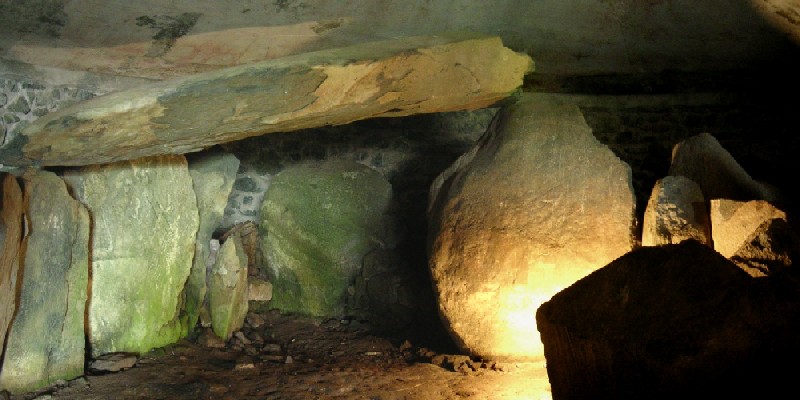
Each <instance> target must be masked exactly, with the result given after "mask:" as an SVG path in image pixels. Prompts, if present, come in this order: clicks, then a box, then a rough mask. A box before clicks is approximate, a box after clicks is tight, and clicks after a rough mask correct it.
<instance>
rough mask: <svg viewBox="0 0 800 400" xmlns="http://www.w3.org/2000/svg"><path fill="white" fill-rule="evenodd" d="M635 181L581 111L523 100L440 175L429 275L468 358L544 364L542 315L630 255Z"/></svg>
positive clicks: (434, 202) (530, 98)
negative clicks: (557, 297) (574, 287)
mask: <svg viewBox="0 0 800 400" xmlns="http://www.w3.org/2000/svg"><path fill="white" fill-rule="evenodd" d="M634 207H635V204H634V196H633V189H632V184H631V171H630V168H629V167H628V165H627V164H625V163H624V162H622V161H621V160H620V159H619V158H617V157H616V156H615V155H614V153H613V152H612V151H611V150H610V149H609V148H608V147H606V146H605V145H603V144H601V143H600V142H598V141H597V139H595V137H594V136H593V135H592V132H591V129H590V128H589V127H588V125H587V124H586V121H585V120H584V119H583V116H582V115H581V113H580V111H579V109H578V107H577V106H575V105H574V104H568V103H564V104H562V103H560V102H558V101H554V100H551V99H550V98H546V97H542V96H536V95H534V94H528V93H526V94H523V95H522V96H521V98H520V99H519V101H518V102H516V103H514V104H512V105H509V106H508V107H506V108H504V109H502V110H501V111H500V112H499V114H498V116H497V117H496V118H495V120H494V122H493V125H492V126H491V127H490V128H489V131H488V132H487V133H486V134H485V135H484V137H483V138H482V139H481V140H480V142H479V143H478V144H477V145H476V147H475V148H473V149H472V150H470V151H469V152H468V153H466V154H465V155H464V156H462V157H461V158H460V159H459V160H458V161H456V163H455V164H454V165H453V166H452V167H451V168H449V169H448V170H447V171H445V172H444V173H443V174H442V175H440V176H439V177H438V178H437V179H436V180H435V182H434V184H433V186H432V188H431V201H430V203H429V213H428V214H429V221H430V228H429V229H430V230H429V238H430V239H429V240H430V242H429V243H430V251H429V254H430V261H429V264H430V269H431V275H432V278H433V283H434V287H435V292H436V296H437V302H438V304H439V312H440V314H441V315H442V317H443V320H444V322H445V326H446V328H447V329H448V330H449V331H450V333H451V335H452V336H453V338H454V339H455V341H456V344H458V345H459V346H460V347H461V348H462V349H463V350H464V351H466V352H469V353H471V354H473V355H478V356H483V357H491V358H509V359H531V360H536V359H541V358H543V357H544V353H543V347H542V343H541V341H540V339H539V333H538V331H537V330H536V321H535V319H534V315H535V313H536V309H537V308H538V307H539V306H540V305H541V304H542V303H543V302H545V301H546V300H548V299H549V298H550V297H551V296H553V295H554V294H555V293H558V292H559V291H560V290H563V289H564V288H566V287H568V286H569V285H571V284H573V283H574V282H575V281H577V280H579V279H581V278H583V277H584V276H586V275H588V274H589V273H591V272H592V271H595V270H596V269H598V268H601V267H603V266H604V265H606V264H607V263H609V262H611V261H612V260H614V259H615V258H617V257H619V256H621V255H623V254H625V253H626V252H628V251H630V250H631V249H632V248H633V245H634V243H633V225H634Z"/></svg>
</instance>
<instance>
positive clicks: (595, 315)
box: [536, 240, 800, 400]
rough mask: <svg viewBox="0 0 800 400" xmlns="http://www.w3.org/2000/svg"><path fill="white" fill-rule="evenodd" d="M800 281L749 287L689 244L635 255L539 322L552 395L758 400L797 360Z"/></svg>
mask: <svg viewBox="0 0 800 400" xmlns="http://www.w3.org/2000/svg"><path fill="white" fill-rule="evenodd" d="M798 288H800V277H798V276H797V274H796V273H795V272H785V273H782V274H776V275H772V276H770V277H768V278H758V279H756V278H752V277H750V276H749V275H748V274H747V273H745V272H743V271H742V270H741V269H740V268H738V267H737V266H736V265H735V264H733V263H732V262H731V261H729V260H727V259H725V258H724V257H723V256H721V255H720V254H718V253H717V252H715V251H714V250H712V249H710V248H709V247H707V246H704V245H702V244H700V243H699V242H697V241H695V240H688V241H685V242H682V243H680V244H675V245H665V246H660V247H643V248H639V249H636V250H634V251H632V252H630V253H628V254H626V255H624V256H622V257H620V258H618V259H617V260H615V261H614V262H612V263H610V264H609V265H607V266H605V267H603V268H601V269H599V270H597V271H595V272H593V273H592V274H590V275H588V276H586V277H585V278H583V279H581V280H579V281H578V282H576V283H575V284H573V285H572V286H570V287H568V288H567V289H564V290H563V291H561V292H559V293H558V294H556V295H555V296H553V298H552V299H550V300H549V301H547V302H545V303H544V304H543V305H542V306H541V307H540V308H539V309H538V310H537V314H536V319H537V325H538V329H539V331H540V334H541V338H542V342H543V344H544V350H545V357H546V359H547V372H548V375H549V378H550V383H551V387H552V392H553V398H554V399H556V400H560V399H589V398H591V399H633V398H636V399H645V398H646V399H653V398H694V397H696V396H698V395H705V394H714V395H715V397H717V398H720V397H724V396H733V397H734V398H742V397H743V396H757V397H753V398H765V396H768V395H770V394H776V393H779V392H781V391H783V390H788V387H789V385H792V384H793V382H794V378H793V375H795V371H796V368H794V367H791V365H793V362H794V360H796V357H797V355H798V354H799V353H800V342H798V341H797V339H796V338H797V334H798V333H800V319H798V316H799V315H800V307H798V304H800V301H799V299H800V294H798V292H800V290H798Z"/></svg>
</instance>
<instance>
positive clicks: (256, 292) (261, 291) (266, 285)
mask: <svg viewBox="0 0 800 400" xmlns="http://www.w3.org/2000/svg"><path fill="white" fill-rule="evenodd" d="M247 270H248V271H250V268H249V267H248V269H247ZM247 300H249V301H270V300H272V283H270V282H269V281H266V280H264V279H261V278H258V277H255V276H251V277H250V278H248V281H247Z"/></svg>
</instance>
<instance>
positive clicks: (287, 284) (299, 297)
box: [259, 160, 392, 317]
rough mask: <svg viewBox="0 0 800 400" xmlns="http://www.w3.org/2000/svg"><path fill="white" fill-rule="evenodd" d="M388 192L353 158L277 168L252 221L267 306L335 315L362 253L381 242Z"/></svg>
mask: <svg viewBox="0 0 800 400" xmlns="http://www.w3.org/2000/svg"><path fill="white" fill-rule="evenodd" d="M391 197H392V187H391V184H390V183H389V182H388V181H387V180H386V178H385V177H384V176H383V175H382V174H381V173H380V172H378V171H376V170H373V169H371V168H369V167H367V166H364V165H361V164H358V163H356V162H353V161H339V160H334V161H326V162H322V163H304V164H299V165H297V166H293V167H290V168H287V169H285V170H283V171H281V173H279V174H277V175H276V176H275V177H274V178H273V180H272V183H271V185H270V188H269V190H268V191H267V194H266V196H265V197H264V202H263V203H262V206H261V222H260V224H259V236H260V238H261V249H262V253H263V254H264V262H265V264H266V266H267V272H268V274H269V278H270V281H271V282H272V285H273V296H272V300H271V302H270V306H271V307H273V308H275V309H278V310H281V311H285V312H295V313H300V314H305V315H312V316H320V317H322V316H327V317H334V316H340V315H341V314H342V312H343V310H344V301H345V297H346V294H347V288H348V286H350V285H351V284H352V282H353V281H354V280H355V278H356V276H357V275H358V272H359V271H360V270H361V267H362V264H363V261H364V257H365V256H366V255H367V254H368V253H369V252H370V251H372V250H374V249H377V248H380V247H382V246H383V245H384V242H386V226H385V223H386V219H387V218H386V214H387V212H388V208H389V202H390V200H391Z"/></svg>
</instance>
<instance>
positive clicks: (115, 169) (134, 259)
mask: <svg viewBox="0 0 800 400" xmlns="http://www.w3.org/2000/svg"><path fill="white" fill-rule="evenodd" d="M64 178H65V180H66V181H67V182H68V183H69V184H70V186H71V187H72V192H73V194H74V195H75V197H76V198H78V199H79V200H80V201H81V202H83V203H84V204H85V205H86V206H87V207H88V208H89V211H90V213H91V215H92V244H91V247H92V262H91V275H92V289H91V298H90V300H89V311H88V322H89V329H88V334H89V342H90V343H91V346H92V354H93V356H95V357H96V356H100V355H103V354H106V353H114V352H144V351H148V350H150V349H152V348H156V347H161V346H164V345H167V344H171V343H174V342H175V341H176V340H178V339H179V338H180V337H182V336H184V335H186V334H187V331H188V324H187V320H186V318H179V316H180V306H181V293H182V292H183V290H184V287H185V285H186V281H187V279H188V277H189V273H190V271H191V267H192V258H193V256H194V250H195V240H196V239H197V236H196V235H197V227H198V213H197V201H196V198H195V193H194V190H193V189H192V179H191V177H190V175H189V170H188V167H187V162H186V158H185V157H184V156H157V157H150V158H143V159H138V160H134V161H122V162H118V163H113V164H107V165H95V166H88V167H84V168H80V169H77V170H72V171H67V172H65V177H64Z"/></svg>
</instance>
